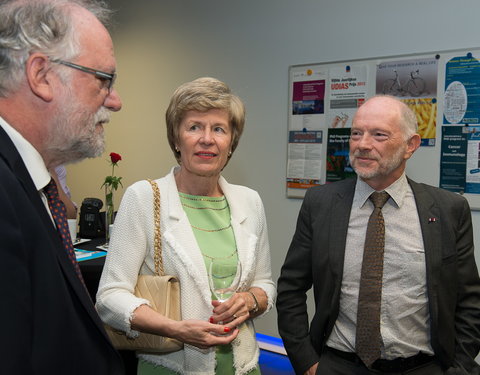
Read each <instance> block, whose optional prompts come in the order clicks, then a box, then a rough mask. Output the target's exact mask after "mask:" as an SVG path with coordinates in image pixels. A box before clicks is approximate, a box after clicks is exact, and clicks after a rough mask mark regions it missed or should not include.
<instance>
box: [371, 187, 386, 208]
mask: <svg viewBox="0 0 480 375" xmlns="http://www.w3.org/2000/svg"><path fill="white" fill-rule="evenodd" d="M369 198H370V200H371V201H372V202H373V205H374V206H375V208H380V209H381V208H382V207H383V205H384V204H385V203H386V202H387V201H388V198H390V195H388V193H387V192H386V191H382V192H380V193H378V192H376V191H374V192H373V193H372V194H371V195H370V197H369Z"/></svg>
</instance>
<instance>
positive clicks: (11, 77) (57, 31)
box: [0, 0, 111, 97]
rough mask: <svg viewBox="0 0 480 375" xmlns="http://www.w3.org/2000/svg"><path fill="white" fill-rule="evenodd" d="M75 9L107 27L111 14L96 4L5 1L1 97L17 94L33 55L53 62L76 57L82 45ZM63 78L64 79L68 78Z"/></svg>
mask: <svg viewBox="0 0 480 375" xmlns="http://www.w3.org/2000/svg"><path fill="white" fill-rule="evenodd" d="M72 6H80V7H83V8H85V9H87V10H88V11H90V12H91V13H92V14H93V15H94V16H96V17H97V19H98V20H99V21H100V22H102V23H103V24H104V25H105V26H107V25H108V22H109V17H110V14H111V13H110V10H109V9H108V8H107V7H106V5H105V3H104V2H103V1H94V0H3V1H2V2H1V5H0V14H1V15H2V16H1V19H0V97H6V96H7V95H8V94H9V93H11V92H13V91H15V90H16V89H17V88H18V87H19V86H20V84H21V82H22V80H24V79H25V63H26V61H27V60H28V57H29V56H30V54H32V53H34V52H41V53H43V54H45V55H46V56H48V57H50V58H52V59H63V60H69V59H72V58H74V57H76V56H77V55H78V54H79V53H80V51H79V43H78V39H77V36H76V33H75V25H76V23H75V22H74V17H73V16H72V12H71V9H72ZM66 77H67V75H63V76H62V78H64V79H65V78H66Z"/></svg>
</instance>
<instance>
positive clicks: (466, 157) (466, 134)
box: [440, 126, 480, 194]
mask: <svg viewBox="0 0 480 375" xmlns="http://www.w3.org/2000/svg"><path fill="white" fill-rule="evenodd" d="M440 187H441V188H443V189H446V190H450V191H454V192H457V193H462V194H463V193H469V194H480V126H443V127H442V150H441V160H440Z"/></svg>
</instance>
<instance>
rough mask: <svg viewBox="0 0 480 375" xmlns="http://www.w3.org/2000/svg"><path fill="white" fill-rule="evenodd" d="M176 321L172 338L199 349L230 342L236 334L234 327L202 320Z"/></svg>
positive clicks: (236, 330)
mask: <svg viewBox="0 0 480 375" xmlns="http://www.w3.org/2000/svg"><path fill="white" fill-rule="evenodd" d="M176 323H177V325H178V326H177V327H175V328H174V329H175V331H176V334H175V335H174V338H175V339H177V340H179V341H182V342H184V343H185V344H189V345H193V346H196V347H197V348H200V349H207V348H209V347H211V346H216V345H226V344H230V343H231V342H232V341H233V340H234V339H235V338H236V337H237V335H238V329H236V328H230V327H229V326H226V325H221V324H212V323H209V322H204V321H202V320H183V321H180V322H176ZM172 328H173V327H172Z"/></svg>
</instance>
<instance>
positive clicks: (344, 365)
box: [316, 350, 444, 375]
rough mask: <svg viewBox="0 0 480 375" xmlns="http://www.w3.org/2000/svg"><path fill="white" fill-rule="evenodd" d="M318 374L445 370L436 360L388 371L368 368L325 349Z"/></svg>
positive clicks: (436, 374)
mask: <svg viewBox="0 0 480 375" xmlns="http://www.w3.org/2000/svg"><path fill="white" fill-rule="evenodd" d="M316 374H317V375H379V374H386V375H404V374H405V375H407V374H408V375H443V374H444V371H443V370H442V368H441V367H440V365H439V363H438V362H437V361H436V360H433V361H431V362H428V363H424V364H421V365H419V366H417V367H413V368H410V369H402V370H398V371H395V370H389V371H388V372H385V371H380V370H375V369H368V368H367V367H366V366H365V365H364V364H363V363H361V362H360V361H351V360H348V359H346V358H343V357H340V356H338V355H336V354H335V353H334V352H332V351H330V350H327V351H325V352H324V353H323V354H322V355H321V357H320V361H319V363H318V367H317V372H316Z"/></svg>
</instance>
